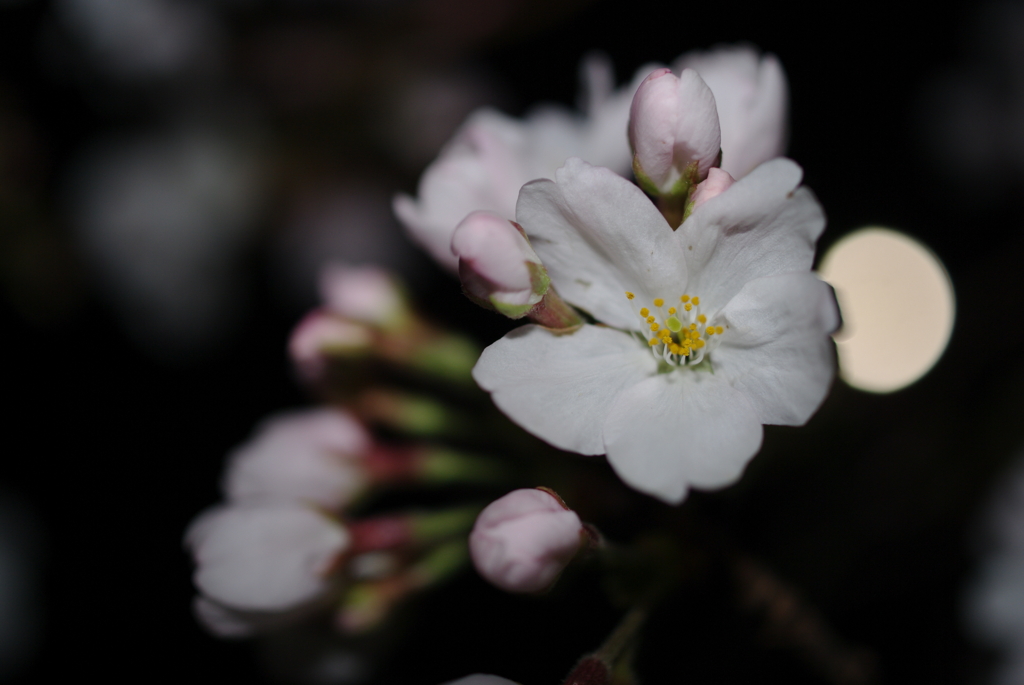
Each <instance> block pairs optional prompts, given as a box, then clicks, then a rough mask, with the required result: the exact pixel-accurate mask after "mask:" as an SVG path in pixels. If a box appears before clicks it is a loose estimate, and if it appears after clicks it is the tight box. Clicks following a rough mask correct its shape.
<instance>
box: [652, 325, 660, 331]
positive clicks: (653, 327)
mask: <svg viewBox="0 0 1024 685" xmlns="http://www.w3.org/2000/svg"><path fill="white" fill-rule="evenodd" d="M659 328H661V326H659V325H658V324H656V323H652V324H651V330H652V331H656V330H658V329H659Z"/></svg>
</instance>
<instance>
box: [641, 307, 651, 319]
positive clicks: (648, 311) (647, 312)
mask: <svg viewBox="0 0 1024 685" xmlns="http://www.w3.org/2000/svg"><path fill="white" fill-rule="evenodd" d="M650 313H651V310H650V309H648V308H647V307H641V308H640V316H643V317H645V318H646V317H647V315H648V314H650Z"/></svg>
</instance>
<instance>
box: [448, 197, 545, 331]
mask: <svg viewBox="0 0 1024 685" xmlns="http://www.w3.org/2000/svg"><path fill="white" fill-rule="evenodd" d="M452 253H454V254H455V255H456V256H457V257H458V258H459V277H460V278H461V279H462V289H463V291H464V292H465V293H466V295H467V296H468V297H469V298H470V299H471V300H473V301H474V302H476V303H477V304H479V305H481V306H483V307H487V308H488V309H494V310H496V311H498V312H500V313H502V314H504V315H505V316H507V317H509V318H511V319H518V318H521V317H523V316H525V315H526V314H527V313H528V312H529V311H530V310H531V309H533V307H534V305H536V304H537V303H538V302H540V301H541V299H542V298H543V297H544V294H545V293H546V292H547V291H548V287H549V285H550V284H551V279H549V278H548V273H547V270H546V269H545V268H544V265H543V264H541V262H540V257H538V256H537V253H536V252H534V251H533V248H532V247H531V246H530V242H529V241H528V240H527V239H526V235H525V234H524V233H523V230H522V229H521V228H520V227H519V226H517V225H516V224H514V223H513V222H511V221H508V220H506V219H502V218H501V217H499V216H498V215H497V214H492V213H491V212H473V213H472V214H470V215H469V216H467V217H466V218H465V219H463V220H462V222H461V223H460V224H459V225H458V226H457V227H456V228H455V233H454V234H453V235H452Z"/></svg>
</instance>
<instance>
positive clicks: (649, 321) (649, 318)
mask: <svg viewBox="0 0 1024 685" xmlns="http://www.w3.org/2000/svg"><path fill="white" fill-rule="evenodd" d="M655 321H656V319H655V318H654V317H653V316H648V317H647V323H654V322H655Z"/></svg>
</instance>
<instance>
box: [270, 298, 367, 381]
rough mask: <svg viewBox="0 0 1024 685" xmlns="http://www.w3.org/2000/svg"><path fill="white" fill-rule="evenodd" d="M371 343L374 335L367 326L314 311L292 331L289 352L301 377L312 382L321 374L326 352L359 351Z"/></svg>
mask: <svg viewBox="0 0 1024 685" xmlns="http://www.w3.org/2000/svg"><path fill="white" fill-rule="evenodd" d="M372 343H373V334H372V332H371V331H370V330H369V329H368V328H367V327H366V326H364V325H362V324H357V323H352V322H350V321H344V320H343V319H340V318H338V317H337V316H335V315H334V314H331V313H329V312H326V311H323V310H315V311H313V312H310V313H309V314H307V315H306V316H305V318H303V319H302V321H300V322H299V325H298V326H296V327H295V330H293V331H292V337H291V339H289V341H288V354H289V356H291V358H292V362H294V364H295V366H296V368H298V370H299V373H300V374H302V376H303V378H305V379H306V380H307V381H315V380H317V379H318V378H320V377H321V376H322V375H323V373H324V371H325V369H326V367H327V356H328V355H329V354H341V355H344V354H357V353H361V352H363V351H367V350H369V348H370V345H371V344H372Z"/></svg>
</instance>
